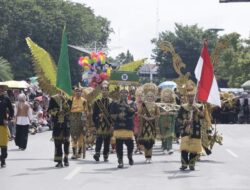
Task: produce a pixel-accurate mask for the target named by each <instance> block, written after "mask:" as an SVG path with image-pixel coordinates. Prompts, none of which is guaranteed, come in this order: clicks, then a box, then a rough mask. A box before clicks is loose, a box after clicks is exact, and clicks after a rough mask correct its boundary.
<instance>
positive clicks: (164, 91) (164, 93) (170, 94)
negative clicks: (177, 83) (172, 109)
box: [161, 88, 175, 102]
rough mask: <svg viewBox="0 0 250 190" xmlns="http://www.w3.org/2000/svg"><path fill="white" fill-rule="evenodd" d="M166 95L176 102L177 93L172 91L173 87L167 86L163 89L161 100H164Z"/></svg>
mask: <svg viewBox="0 0 250 190" xmlns="http://www.w3.org/2000/svg"><path fill="white" fill-rule="evenodd" d="M166 96H168V97H170V98H172V99H173V102H175V93H174V91H172V90H171V89H167V88H165V89H163V90H162V91H161V100H163V99H164V97H166Z"/></svg>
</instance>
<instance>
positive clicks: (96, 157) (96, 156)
mask: <svg viewBox="0 0 250 190" xmlns="http://www.w3.org/2000/svg"><path fill="white" fill-rule="evenodd" d="M93 158H94V159H95V161H97V162H99V161H100V156H98V155H97V154H95V155H94V156H93Z"/></svg>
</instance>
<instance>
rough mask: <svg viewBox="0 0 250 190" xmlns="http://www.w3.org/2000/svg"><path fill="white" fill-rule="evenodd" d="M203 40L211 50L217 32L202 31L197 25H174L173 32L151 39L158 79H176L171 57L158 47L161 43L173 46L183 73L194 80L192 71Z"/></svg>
mask: <svg viewBox="0 0 250 190" xmlns="http://www.w3.org/2000/svg"><path fill="white" fill-rule="evenodd" d="M205 38H207V39H208V41H209V48H210V49H213V47H214V45H215V42H216V39H217V32H213V31H210V30H203V29H202V28H199V27H198V26H197V25H191V26H183V25H181V24H175V32H171V31H165V32H162V33H161V34H160V35H159V37H158V39H153V40H152V43H153V44H154V45H155V46H156V47H155V48H154V49H153V55H152V58H153V59H154V60H155V62H156V63H157V64H158V65H159V75H160V78H167V79H173V78H176V77H178V75H177V74H176V73H175V71H174V69H173V66H172V64H173V62H172V55H171V54H166V53H164V52H163V51H162V49H161V48H160V47H159V46H160V44H161V42H164V41H168V42H170V43H171V44H172V45H173V47H174V49H175V52H177V53H178V54H179V55H180V57H181V59H182V61H183V62H184V63H185V64H186V68H185V69H184V71H183V73H186V72H190V73H191V78H192V79H194V69H195V66H196V64H197V61H198V59H199V56H200V51H201V47H202V44H203V41H204V39H205Z"/></svg>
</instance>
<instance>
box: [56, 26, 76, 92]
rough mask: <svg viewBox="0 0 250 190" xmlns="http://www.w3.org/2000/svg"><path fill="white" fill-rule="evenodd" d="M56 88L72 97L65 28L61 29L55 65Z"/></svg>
mask: <svg viewBox="0 0 250 190" xmlns="http://www.w3.org/2000/svg"><path fill="white" fill-rule="evenodd" d="M56 87H57V88H59V89H61V90H62V91H64V92H65V93H66V94H68V95H69V96H71V95H72V86H71V76H70V68H69V53H68V40H67V33H66V31H65V27H64V29H63V34H62V43H61V51H60V57H59V61H58V65H57V77H56Z"/></svg>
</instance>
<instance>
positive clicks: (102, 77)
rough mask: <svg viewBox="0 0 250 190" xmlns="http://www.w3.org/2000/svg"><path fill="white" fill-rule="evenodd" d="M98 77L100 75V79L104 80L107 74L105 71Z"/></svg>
mask: <svg viewBox="0 0 250 190" xmlns="http://www.w3.org/2000/svg"><path fill="white" fill-rule="evenodd" d="M100 77H101V79H102V80H106V79H108V74H107V73H101V74H100Z"/></svg>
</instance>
